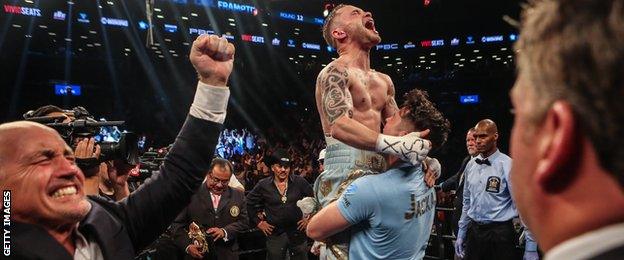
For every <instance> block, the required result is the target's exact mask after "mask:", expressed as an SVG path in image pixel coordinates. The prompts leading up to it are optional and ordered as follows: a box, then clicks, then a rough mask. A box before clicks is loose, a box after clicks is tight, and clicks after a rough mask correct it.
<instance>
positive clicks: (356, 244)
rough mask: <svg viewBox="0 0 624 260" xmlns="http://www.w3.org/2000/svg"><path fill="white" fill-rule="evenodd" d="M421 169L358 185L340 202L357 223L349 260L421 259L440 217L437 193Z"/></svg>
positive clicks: (407, 169)
mask: <svg viewBox="0 0 624 260" xmlns="http://www.w3.org/2000/svg"><path fill="white" fill-rule="evenodd" d="M423 177H424V176H423V171H422V170H421V167H420V166H418V167H414V166H411V165H408V164H400V165H399V166H398V167H394V168H392V169H390V170H388V171H387V172H385V173H381V174H377V175H368V176H363V177H360V178H359V179H357V180H355V181H354V182H353V183H352V184H351V185H350V186H348V187H347V189H346V191H345V192H344V193H343V194H342V196H340V198H339V200H338V209H339V210H340V213H341V214H342V216H343V217H344V218H345V219H346V220H347V221H348V222H349V223H351V224H352V235H351V243H350V245H349V259H351V260H358V259H422V258H423V257H424V255H425V250H426V248H427V241H428V240H429V235H430V234H431V226H432V225H433V219H434V216H435V200H436V199H435V192H434V189H433V188H428V187H427V185H426V184H425V181H424V178H423Z"/></svg>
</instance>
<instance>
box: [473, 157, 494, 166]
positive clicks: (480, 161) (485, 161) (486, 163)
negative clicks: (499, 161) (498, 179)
mask: <svg viewBox="0 0 624 260" xmlns="http://www.w3.org/2000/svg"><path fill="white" fill-rule="evenodd" d="M475 162H476V163H477V164H478V165H482V164H485V165H487V166H492V163H490V160H488V159H487V158H485V159H479V158H477V159H475Z"/></svg>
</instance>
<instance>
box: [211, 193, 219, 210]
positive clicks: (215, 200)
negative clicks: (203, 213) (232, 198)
mask: <svg viewBox="0 0 624 260" xmlns="http://www.w3.org/2000/svg"><path fill="white" fill-rule="evenodd" d="M210 196H211V197H212V207H213V208H214V210H215V211H217V208H218V207H219V199H221V195H216V194H212V193H210Z"/></svg>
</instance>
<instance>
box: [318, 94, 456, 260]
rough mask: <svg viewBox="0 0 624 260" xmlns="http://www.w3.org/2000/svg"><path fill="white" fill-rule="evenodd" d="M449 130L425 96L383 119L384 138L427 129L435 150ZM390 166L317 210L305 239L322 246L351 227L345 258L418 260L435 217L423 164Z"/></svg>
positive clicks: (410, 98)
mask: <svg viewBox="0 0 624 260" xmlns="http://www.w3.org/2000/svg"><path fill="white" fill-rule="evenodd" d="M449 126H450V124H449V123H448V120H446V119H445V118H444V117H443V116H442V114H441V113H440V112H439V111H438V110H437V109H436V108H435V107H434V106H433V104H432V103H431V102H430V101H429V100H427V95H426V92H424V91H420V90H413V91H411V92H410V93H408V94H407V95H406V101H405V103H404V104H403V106H402V108H401V109H400V110H399V112H397V113H395V115H393V116H392V117H390V118H388V119H387V120H386V124H385V126H384V129H383V133H384V134H390V135H395V136H402V135H405V134H408V133H410V132H413V131H421V130H424V129H429V130H430V135H429V138H430V140H431V143H432V145H433V147H436V148H438V147H440V146H441V145H442V144H444V142H445V141H446V138H447V136H448V131H449ZM388 164H389V165H390V169H389V170H388V171H386V172H384V173H381V174H377V175H367V176H363V177H360V178H358V179H356V180H355V181H354V182H353V183H352V184H351V185H349V186H347V188H346V190H345V191H344V193H343V194H342V195H341V196H340V198H339V199H338V200H337V201H334V202H332V203H330V204H329V205H327V206H326V207H324V208H323V209H322V210H321V211H319V213H317V214H316V215H315V216H314V217H313V218H312V219H311V220H310V223H309V224H308V229H307V234H308V236H309V237H310V238H312V239H314V240H317V241H323V240H325V239H327V238H328V237H330V236H331V235H333V234H336V233H338V232H340V231H342V230H344V229H346V228H348V227H351V230H350V231H351V242H350V245H349V259H352V260H357V259H422V258H423V257H424V255H425V249H426V247H427V241H428V240H429V235H430V234H431V227H432V225H433V220H434V216H435V192H434V190H433V189H432V188H429V187H428V186H427V185H426V183H425V181H424V178H423V168H422V165H417V166H412V165H411V164H410V163H407V162H404V161H401V160H400V159H399V158H398V157H396V156H391V157H389V158H388Z"/></svg>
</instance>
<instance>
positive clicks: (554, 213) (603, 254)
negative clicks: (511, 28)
mask: <svg viewBox="0 0 624 260" xmlns="http://www.w3.org/2000/svg"><path fill="white" fill-rule="evenodd" d="M530 3H531V4H530V5H529V6H528V7H527V8H526V9H525V10H524V12H523V16H522V17H523V22H522V27H521V30H520V31H521V34H520V37H519V41H518V43H517V44H516V46H515V48H516V53H517V56H518V59H517V61H518V67H519V70H518V77H517V80H516V84H515V86H514V87H513V89H512V91H511V99H512V103H513V106H514V111H515V120H514V127H513V130H512V135H511V154H512V156H513V158H514V164H513V167H512V169H513V170H512V174H511V179H512V181H513V184H514V189H513V191H512V194H513V196H514V199H515V201H516V203H517V205H518V210H519V211H520V214H521V215H522V218H523V220H524V221H525V222H526V224H527V225H528V226H529V227H530V228H531V231H533V232H534V233H535V237H536V239H537V241H538V242H539V244H540V247H541V248H542V249H543V250H544V251H545V253H546V254H545V259H547V260H551V259H600V260H605V259H606V260H610V259H624V236H623V235H622V234H624V161H623V160H622V158H624V145H623V142H624V141H623V140H624V139H622V135H623V133H624V128H623V127H624V124H623V122H624V102H622V100H621V99H622V93H624V65H623V64H624V1H622V0H603V1H582V0H578V1H572V0H570V1H553V0H548V1H531V2H530Z"/></svg>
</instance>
